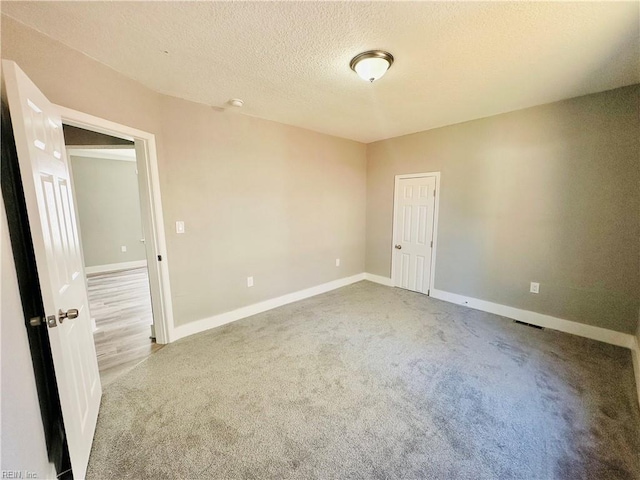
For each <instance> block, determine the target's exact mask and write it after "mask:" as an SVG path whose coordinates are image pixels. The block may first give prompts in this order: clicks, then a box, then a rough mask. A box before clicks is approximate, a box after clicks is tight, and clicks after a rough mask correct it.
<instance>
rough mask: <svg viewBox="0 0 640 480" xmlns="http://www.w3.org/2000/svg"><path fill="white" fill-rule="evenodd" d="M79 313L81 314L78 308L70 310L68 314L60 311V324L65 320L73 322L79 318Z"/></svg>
mask: <svg viewBox="0 0 640 480" xmlns="http://www.w3.org/2000/svg"><path fill="white" fill-rule="evenodd" d="M78 313H79V312H78V309H77V308H70V309H69V310H67V311H66V312H63V311H62V310H58V320H59V321H60V323H62V322H63V321H64V319H65V318H68V319H69V320H73V319H74V318H78Z"/></svg>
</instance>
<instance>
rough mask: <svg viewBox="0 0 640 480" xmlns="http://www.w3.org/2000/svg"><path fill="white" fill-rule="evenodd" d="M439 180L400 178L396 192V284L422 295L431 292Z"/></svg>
mask: <svg viewBox="0 0 640 480" xmlns="http://www.w3.org/2000/svg"><path fill="white" fill-rule="evenodd" d="M435 189H436V179H435V177H433V176H425V177H417V178H400V179H398V182H397V184H396V191H395V216H394V217H395V218H394V221H393V239H394V242H393V244H394V247H393V253H392V255H393V267H394V268H393V270H394V271H393V273H392V275H393V282H394V285H395V286H398V287H402V288H406V289H407V290H413V291H416V292H421V293H427V294H428V293H429V290H430V288H431V285H430V279H431V251H432V248H433V229H434V223H433V222H434V212H435Z"/></svg>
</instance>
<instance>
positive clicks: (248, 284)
mask: <svg viewBox="0 0 640 480" xmlns="http://www.w3.org/2000/svg"><path fill="white" fill-rule="evenodd" d="M247 287H253V277H247Z"/></svg>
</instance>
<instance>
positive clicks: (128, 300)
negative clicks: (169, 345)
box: [87, 267, 162, 387]
mask: <svg viewBox="0 0 640 480" xmlns="http://www.w3.org/2000/svg"><path fill="white" fill-rule="evenodd" d="M87 284H88V290H89V307H90V311H91V316H92V317H93V318H94V319H95V321H96V327H97V330H96V331H95V332H94V334H93V338H94V340H95V344H96V354H97V355H98V367H99V369H100V380H101V381H102V385H103V387H104V386H105V385H108V384H109V383H111V382H113V381H114V380H115V379H117V378H118V377H119V376H120V375H122V374H123V373H126V372H128V371H129V370H131V369H132V368H133V367H135V366H136V365H137V364H138V363H140V362H141V361H143V360H144V359H145V358H147V357H148V356H149V355H151V354H152V353H154V352H155V351H157V350H158V349H160V348H161V347H162V345H158V344H156V343H155V342H154V341H152V340H151V325H152V324H153V315H152V310H151V293H150V291H149V275H148V272H147V268H146V267H143V268H135V269H130V270H121V271H118V272H108V273H101V274H94V275H89V276H88V277H87Z"/></svg>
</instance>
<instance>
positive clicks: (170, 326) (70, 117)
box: [56, 105, 174, 343]
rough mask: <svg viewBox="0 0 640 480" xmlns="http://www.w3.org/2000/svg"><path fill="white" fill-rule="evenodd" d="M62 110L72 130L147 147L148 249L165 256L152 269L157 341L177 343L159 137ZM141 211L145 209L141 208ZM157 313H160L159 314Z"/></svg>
mask: <svg viewBox="0 0 640 480" xmlns="http://www.w3.org/2000/svg"><path fill="white" fill-rule="evenodd" d="M56 108H58V110H59V111H60V114H61V116H62V121H63V123H66V124H68V125H71V126H73V127H80V128H84V129H86V130H92V131H94V132H98V133H104V134H106V135H110V136H113V137H117V138H123V139H125V140H131V141H139V142H142V144H143V145H144V150H145V153H146V155H145V157H146V158H145V159H144V160H146V161H142V162H140V161H139V164H138V168H139V169H140V168H141V167H142V168H145V169H146V171H147V172H148V175H147V178H148V179H149V181H148V183H147V189H146V191H144V192H140V193H141V194H144V195H146V196H147V198H148V201H149V205H151V211H150V212H147V213H148V215H149V218H150V219H151V224H152V230H153V237H154V238H153V241H152V242H149V241H147V242H146V246H147V248H153V249H155V251H154V257H155V256H157V255H162V261H161V262H158V267H159V268H158V270H157V272H158V274H157V276H156V275H155V272H154V271H155V269H153V268H149V283H150V286H151V294H152V300H153V307H154V315H153V317H154V326H155V331H156V341H157V342H158V343H169V342H171V341H173V340H174V338H173V337H174V335H173V330H174V323H173V305H172V301H171V285H170V283H169V263H168V259H167V254H166V252H167V242H166V238H165V230H164V219H163V213H162V200H161V198H160V177H159V174H158V155H157V150H156V137H155V135H154V134H152V133H149V132H145V131H143V130H138V129H135V128H132V127H128V126H126V125H121V124H119V123H115V122H111V121H109V120H105V119H103V118H99V117H94V116H93V115H89V114H87V113H83V112H78V111H76V110H72V109H70V108H67V107H63V106H60V105H56ZM141 208H144V207H142V205H141ZM156 310H158V312H157V313H156Z"/></svg>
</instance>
